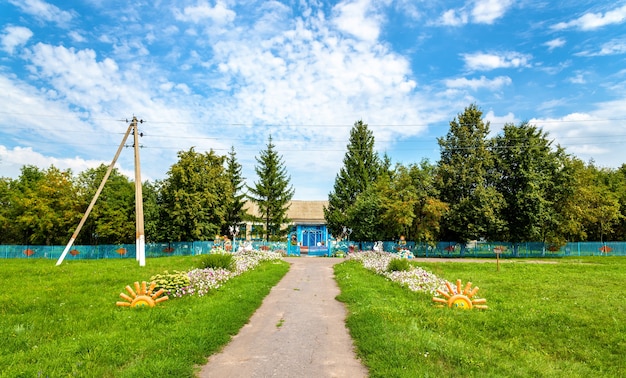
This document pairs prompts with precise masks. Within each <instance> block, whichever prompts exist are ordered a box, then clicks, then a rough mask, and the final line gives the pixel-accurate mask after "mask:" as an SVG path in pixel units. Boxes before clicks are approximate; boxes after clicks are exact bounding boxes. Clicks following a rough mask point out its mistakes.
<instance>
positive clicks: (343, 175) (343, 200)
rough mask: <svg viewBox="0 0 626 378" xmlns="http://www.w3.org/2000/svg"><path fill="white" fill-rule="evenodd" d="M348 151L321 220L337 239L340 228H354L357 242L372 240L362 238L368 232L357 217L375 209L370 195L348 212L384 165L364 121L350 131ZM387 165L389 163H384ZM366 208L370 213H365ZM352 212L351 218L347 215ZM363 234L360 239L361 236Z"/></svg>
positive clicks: (355, 124)
mask: <svg viewBox="0 0 626 378" xmlns="http://www.w3.org/2000/svg"><path fill="white" fill-rule="evenodd" d="M347 149H348V151H347V152H346V155H345V156H344V158H343V167H342V168H341V170H340V171H339V173H338V174H337V177H336V178H335V184H334V186H333V191H332V192H331V193H330V194H329V195H328V208H325V209H324V218H325V219H326V223H327V226H328V229H329V231H330V232H331V233H332V234H333V235H337V236H339V235H340V234H341V231H342V228H343V227H344V226H348V227H351V228H353V231H354V235H356V236H358V238H357V239H356V240H371V239H369V238H368V237H367V236H365V235H366V234H367V233H368V231H367V230H366V229H364V227H369V225H368V224H370V223H371V222H366V224H365V225H358V224H356V223H355V222H358V221H360V219H358V218H355V217H358V216H359V214H362V213H363V212H364V211H366V212H370V213H371V212H372V211H374V210H373V209H375V207H376V206H377V205H376V204H375V203H372V198H373V195H370V196H369V198H367V199H362V200H361V203H360V204H359V205H358V209H352V210H350V207H352V206H353V205H355V204H356V202H357V199H358V197H359V195H360V194H361V193H364V192H365V191H366V190H367V189H368V188H369V187H370V186H371V185H372V184H373V183H374V182H375V181H376V179H377V178H378V176H379V174H380V173H381V171H383V168H382V167H383V166H382V163H381V161H380V158H379V157H378V154H377V153H376V152H375V151H374V134H373V133H372V131H371V130H370V129H369V128H368V126H367V124H366V123H363V121H357V122H355V123H354V126H353V127H352V129H351V130H350V141H349V143H348V146H347ZM386 163H387V164H388V165H389V164H390V163H389V162H388V161H387V162H386ZM367 208H369V210H367ZM350 211H352V216H351V215H349V214H348V213H349V212H350ZM361 235H363V236H361Z"/></svg>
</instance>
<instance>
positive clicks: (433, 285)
mask: <svg viewBox="0 0 626 378" xmlns="http://www.w3.org/2000/svg"><path fill="white" fill-rule="evenodd" d="M348 258H349V259H350V260H356V261H359V262H361V264H363V267H364V268H366V269H369V270H372V271H374V272H376V273H377V274H380V275H382V276H385V277H387V278H388V279H389V280H391V281H394V282H397V283H399V284H400V285H402V286H404V287H406V288H408V289H409V290H412V291H419V292H424V293H428V294H431V295H436V294H437V289H441V290H447V287H446V280H444V279H442V278H439V277H437V276H436V275H434V274H433V273H431V272H428V271H426V270H424V269H422V268H420V267H416V266H411V269H410V270H408V271H389V270H388V267H389V262H390V261H391V260H392V259H400V258H403V257H400V256H397V255H395V254H393V253H389V252H374V251H365V252H356V253H351V254H349V255H348Z"/></svg>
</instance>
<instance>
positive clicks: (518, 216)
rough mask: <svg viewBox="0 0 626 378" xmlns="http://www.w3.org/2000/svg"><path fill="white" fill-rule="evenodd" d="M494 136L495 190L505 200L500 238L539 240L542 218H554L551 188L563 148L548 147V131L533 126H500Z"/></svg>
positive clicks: (557, 173) (543, 224) (555, 193)
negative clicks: (495, 160)
mask: <svg viewBox="0 0 626 378" xmlns="http://www.w3.org/2000/svg"><path fill="white" fill-rule="evenodd" d="M503 131H504V133H503V134H502V135H500V136H497V137H496V138H495V152H496V155H497V164H496V169H497V171H498V174H499V175H498V176H499V179H498V182H497V188H498V192H499V193H500V194H502V196H503V197H504V200H505V203H506V205H505V208H504V210H503V212H502V217H503V218H504V220H505V221H506V228H505V229H503V230H502V231H503V232H502V233H501V236H502V237H501V240H502V241H510V242H513V243H520V242H524V241H536V240H542V234H543V233H544V231H545V227H546V226H547V224H546V220H550V219H555V218H554V215H555V214H556V212H555V209H554V205H555V203H556V202H555V201H556V200H557V198H556V197H555V196H556V195H557V194H558V193H557V192H555V191H554V190H552V188H553V185H554V182H555V181H556V180H558V178H557V177H555V175H560V174H561V169H560V167H561V164H562V157H563V155H564V151H563V149H562V148H561V147H559V146H557V147H556V149H553V148H552V142H551V141H550V140H548V134H547V133H544V132H543V131H542V130H541V129H538V128H537V127H536V126H534V125H530V124H528V123H521V124H520V125H518V126H515V125H513V124H506V125H504V129H503Z"/></svg>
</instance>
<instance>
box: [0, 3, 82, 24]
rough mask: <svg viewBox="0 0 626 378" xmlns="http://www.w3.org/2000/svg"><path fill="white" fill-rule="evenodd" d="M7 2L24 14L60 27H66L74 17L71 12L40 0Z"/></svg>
mask: <svg viewBox="0 0 626 378" xmlns="http://www.w3.org/2000/svg"><path fill="white" fill-rule="evenodd" d="M9 2H10V3H11V4H13V5H15V6H16V7H18V8H19V9H20V10H21V11H22V12H24V13H26V14H29V15H31V16H34V17H36V18H38V19H40V20H42V21H46V22H54V23H56V24H58V25H60V26H64V25H67V24H68V23H69V22H70V21H71V20H72V18H73V17H74V13H73V12H70V11H64V10H61V9H60V8H59V7H57V6H55V5H52V4H49V3H46V2H45V1H42V0H9Z"/></svg>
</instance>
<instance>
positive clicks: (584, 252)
mask: <svg viewBox="0 0 626 378" xmlns="http://www.w3.org/2000/svg"><path fill="white" fill-rule="evenodd" d="M251 244H252V247H253V248H255V249H265V250H271V251H277V252H283V253H285V252H286V251H287V243H286V242H270V243H265V242H256V241H255V242H252V243H251ZM380 246H381V247H382V249H383V250H385V251H387V252H399V251H401V250H408V251H410V252H411V253H412V254H413V256H415V257H458V258H462V257H495V256H496V254H499V255H500V257H502V258H518V257H521V258H524V257H533V258H535V257H565V256H626V242H604V243H602V242H572V243H567V244H566V245H565V246H563V247H560V248H555V247H554V246H551V245H549V244H545V243H536V242H535V243H519V244H512V243H500V242H473V243H469V244H466V245H461V244H459V243H455V242H438V243H436V244H427V243H415V242H406V243H402V244H400V243H397V242H390V241H386V242H380ZM215 247H221V248H225V249H226V250H237V249H238V248H239V247H240V242H239V241H238V242H237V243H236V244H235V245H234V246H231V245H228V244H226V245H224V244H223V243H215V242H212V241H196V242H182V243H147V244H146V257H147V258H149V257H163V256H191V255H201V254H208V253H210V252H211V249H213V248H215ZM233 247H234V248H233ZM374 248H375V243H374V242H351V241H345V240H343V241H339V242H335V241H333V242H331V249H330V254H335V253H337V252H344V253H349V252H353V251H359V250H363V251H366V250H373V249H374ZM64 249H65V246H42V245H32V246H31V245H28V246H24V245H0V258H46V259H53V260H57V259H58V258H59V257H60V256H61V253H63V250H64ZM135 252H136V251H135V244H119V245H77V246H74V247H72V248H71V249H70V251H69V253H68V254H67V256H66V257H65V260H87V259H127V258H132V259H135V257H136V254H135Z"/></svg>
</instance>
